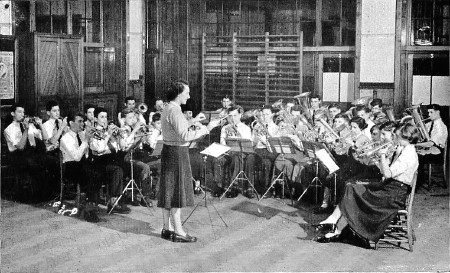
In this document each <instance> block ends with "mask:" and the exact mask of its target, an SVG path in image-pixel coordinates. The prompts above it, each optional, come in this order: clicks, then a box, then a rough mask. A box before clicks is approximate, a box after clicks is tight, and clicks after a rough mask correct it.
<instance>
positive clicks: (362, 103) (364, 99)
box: [352, 97, 372, 106]
mask: <svg viewBox="0 0 450 273" xmlns="http://www.w3.org/2000/svg"><path fill="white" fill-rule="evenodd" d="M371 100H372V98H371V97H362V98H358V99H356V100H354V101H353V102H352V105H355V106H368V105H369V103H370V101H371Z"/></svg>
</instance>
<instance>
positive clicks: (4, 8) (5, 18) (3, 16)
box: [0, 1, 12, 35]
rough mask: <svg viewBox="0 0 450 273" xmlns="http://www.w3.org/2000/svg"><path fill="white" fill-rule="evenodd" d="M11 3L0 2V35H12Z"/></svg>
mask: <svg viewBox="0 0 450 273" xmlns="http://www.w3.org/2000/svg"><path fill="white" fill-rule="evenodd" d="M11 10H12V6H11V1H0V34H1V35H12V17H11Z"/></svg>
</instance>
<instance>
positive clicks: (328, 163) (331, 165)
mask: <svg viewBox="0 0 450 273" xmlns="http://www.w3.org/2000/svg"><path fill="white" fill-rule="evenodd" d="M316 157H317V158H318V159H319V160H320V162H322V164H323V165H325V167H327V169H328V171H329V172H330V173H334V172H335V171H337V170H339V166H338V165H336V162H334V160H333V159H332V158H331V156H330V154H328V152H327V151H326V150H325V149H320V150H318V151H316Z"/></svg>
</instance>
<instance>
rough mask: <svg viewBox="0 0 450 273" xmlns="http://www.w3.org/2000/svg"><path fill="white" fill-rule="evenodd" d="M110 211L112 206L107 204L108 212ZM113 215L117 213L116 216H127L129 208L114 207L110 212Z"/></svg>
mask: <svg viewBox="0 0 450 273" xmlns="http://www.w3.org/2000/svg"><path fill="white" fill-rule="evenodd" d="M111 209H112V205H111V204H108V212H110V211H111ZM112 212H113V213H118V214H128V213H130V208H129V207H127V206H126V205H116V206H115V207H114V209H113V210H112Z"/></svg>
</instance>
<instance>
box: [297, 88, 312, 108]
mask: <svg viewBox="0 0 450 273" xmlns="http://www.w3.org/2000/svg"><path fill="white" fill-rule="evenodd" d="M310 95H311V92H303V93H301V94H298V95H296V96H294V98H295V99H297V100H298V103H299V104H300V105H301V106H303V107H305V108H306V109H309V108H310V105H309V97H310Z"/></svg>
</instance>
